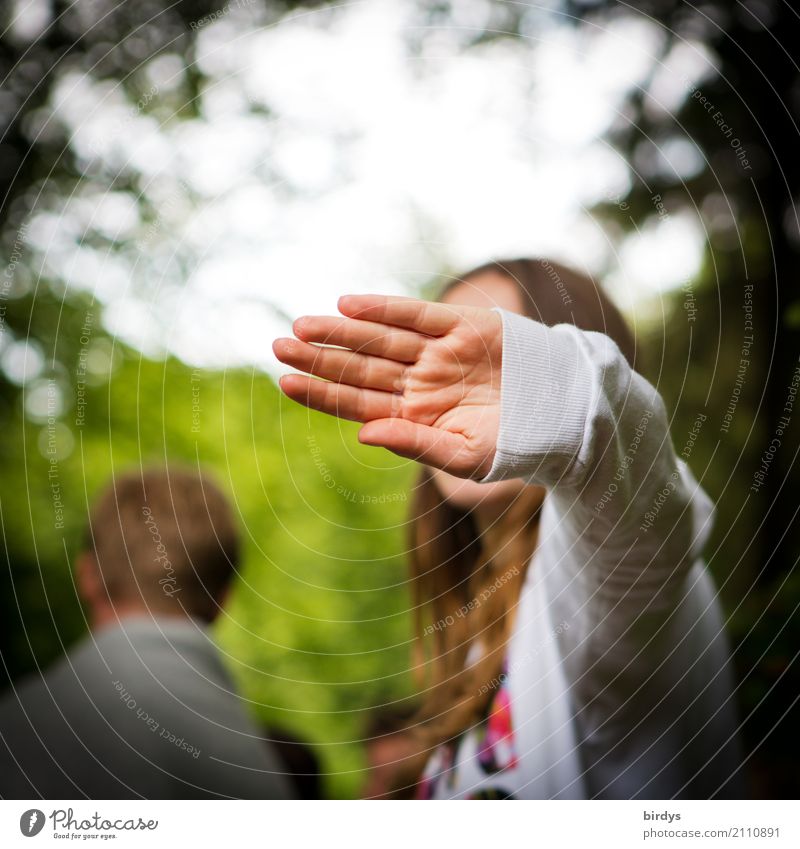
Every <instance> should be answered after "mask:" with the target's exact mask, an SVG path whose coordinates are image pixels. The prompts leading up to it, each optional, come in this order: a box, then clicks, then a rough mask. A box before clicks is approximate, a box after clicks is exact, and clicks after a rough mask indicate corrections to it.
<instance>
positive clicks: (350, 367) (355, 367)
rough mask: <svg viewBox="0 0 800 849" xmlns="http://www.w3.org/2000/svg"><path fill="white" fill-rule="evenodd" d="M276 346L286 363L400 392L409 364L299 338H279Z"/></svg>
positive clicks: (343, 380)
mask: <svg viewBox="0 0 800 849" xmlns="http://www.w3.org/2000/svg"><path fill="white" fill-rule="evenodd" d="M272 350H273V351H274V352H275V356H276V357H277V358H278V359H279V360H280V361H281V362H282V363H286V365H288V366H292V368H296V369H299V370H300V371H304V372H307V373H308V374H313V375H316V376H317V377H324V378H325V380H334V381H336V382H337V383H348V384H350V386H361V387H363V388H365V389H381V390H384V391H386V392H400V391H401V390H402V388H403V374H404V372H405V366H403V365H402V364H401V363H398V362H395V361H394V360H387V359H384V358H383V357H372V356H367V355H365V354H356V353H354V352H353V351H347V350H344V349H343V348H325V347H320V346H318V345H309V344H308V343H307V342H301V341H300V340H298V339H276V340H275V341H274V342H273V343H272Z"/></svg>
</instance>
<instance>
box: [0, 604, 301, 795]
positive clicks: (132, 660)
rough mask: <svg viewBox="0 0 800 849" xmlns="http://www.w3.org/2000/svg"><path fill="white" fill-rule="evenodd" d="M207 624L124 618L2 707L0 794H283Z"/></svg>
mask: <svg viewBox="0 0 800 849" xmlns="http://www.w3.org/2000/svg"><path fill="white" fill-rule="evenodd" d="M288 795H289V790H288V786H287V782H286V780H285V778H284V776H283V775H282V768H281V766H280V764H279V761H278V759H277V757H276V756H275V755H274V753H273V752H272V750H271V749H270V748H269V747H268V745H267V744H266V743H265V742H264V741H263V739H261V735H260V734H259V732H258V730H257V728H256V727H255V725H254V724H253V722H252V721H251V720H250V719H249V717H248V716H247V713H246V711H245V709H244V706H243V704H242V702H241V699H240V698H239V696H238V695H237V693H236V691H235V689H234V685H233V683H232V681H231V679H230V677H229V675H228V673H227V672H226V670H225V668H224V667H223V664H222V660H221V658H220V655H219V652H218V650H217V648H216V647H215V645H214V643H213V642H212V640H211V637H210V635H209V634H208V632H207V631H206V629H205V628H204V626H203V625H202V624H201V623H199V622H197V621H194V620H189V619H186V620H181V619H174V618H163V619H153V618H151V617H149V616H142V617H130V618H125V619H122V620H121V621H120V622H119V623H118V624H114V625H112V626H108V627H105V628H102V629H100V630H98V631H97V632H95V633H93V634H90V635H89V636H88V637H86V638H85V639H84V640H83V641H82V642H80V643H79V644H78V645H77V646H76V647H75V648H74V649H72V650H71V651H70V652H69V653H68V654H67V655H66V656H65V657H64V658H63V659H62V660H61V661H60V662H58V663H57V664H56V665H55V666H53V667H52V668H51V669H49V670H48V671H47V672H45V673H44V674H43V675H36V676H31V677H30V678H28V679H27V680H25V681H23V682H22V683H21V684H20V685H18V686H16V687H14V688H12V690H11V692H9V693H8V694H6V695H5V696H4V698H3V699H2V701H0V796H2V797H3V798H37V797H41V798H45V799H54V798H55V799H61V798H66V799H70V798H81V797H87V798H90V799H123V798H139V797H144V798H151V799H163V798H171V799H174V798H197V797H212V798H213V797H221V798H227V797H231V798H245V799H265V798H285V797H287V796H288Z"/></svg>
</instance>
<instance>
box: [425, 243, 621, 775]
mask: <svg viewBox="0 0 800 849" xmlns="http://www.w3.org/2000/svg"><path fill="white" fill-rule="evenodd" d="M439 300H441V301H442V302H444V303H452V304H461V305H470V306H481V307H495V306H497V307H501V308H503V309H506V310H509V311H511V312H517V313H521V314H523V315H527V316H528V317H530V318H533V319H535V320H536V321H540V322H542V323H543V324H546V325H550V326H552V325H555V324H573V325H575V326H576V327H578V328H580V329H582V330H593V331H597V332H600V333H605V334H606V335H608V336H610V337H611V338H612V339H613V340H614V341H615V342H616V343H617V345H618V346H619V348H620V349H621V351H622V353H623V354H624V356H625V357H626V359H627V360H628V362H629V363H631V364H632V365H633V362H634V355H635V345H634V341H633V337H632V335H631V333H630V331H629V330H628V328H627V327H626V325H625V321H624V319H623V318H622V316H621V314H620V313H619V311H618V310H617V308H616V307H615V306H614V305H613V304H612V303H611V301H610V300H609V298H608V297H607V296H606V295H605V294H604V293H603V291H602V290H601V289H600V288H599V287H598V286H597V285H596V284H595V282H594V281H593V280H592V279H591V278H590V277H588V276H586V275H583V274H580V273H578V272H576V271H572V270H571V269H568V268H566V267H564V266H562V265H560V264H558V263H556V262H551V261H548V260H544V259H515V260H508V261H497V262H490V263H487V264H486V265H482V266H479V267H478V268H475V269H473V270H472V271H469V272H467V273H466V274H463V275H461V276H459V277H457V278H455V279H453V280H452V281H451V282H449V283H448V284H447V285H446V286H445V287H444V289H443V291H442V292H441V293H440V296H439ZM543 498H544V490H543V489H541V488H539V487H534V486H526V485H525V484H524V483H523V482H522V481H520V480H510V481H502V482H497V483H490V484H480V483H477V482H475V481H468V480H462V479H461V478H456V477H453V476H452V475H448V474H447V473H445V472H442V471H439V470H434V469H428V468H424V469H423V471H422V473H421V475H420V479H419V482H418V485H417V487H416V489H415V496H414V500H413V504H412V514H411V522H410V536H411V539H410V550H411V578H412V587H413V594H414V601H415V611H416V614H417V633H418V638H419V639H418V644H419V647H420V649H421V651H420V653H419V657H418V663H417V669H418V670H420V671H421V672H423V673H425V672H427V673H428V674H427V675H424V674H423V676H422V677H423V679H427V680H426V681H425V687H426V689H425V691H424V693H423V703H422V709H421V712H420V716H419V717H418V723H417V726H416V733H417V736H418V738H419V749H420V752H421V758H420V760H419V761H418V763H417V764H416V765H417V766H419V764H421V763H422V762H424V757H425V753H426V752H430V750H431V749H432V748H434V747H435V746H437V745H439V744H441V743H443V742H447V741H451V740H454V739H455V738H456V737H458V735H459V734H461V733H462V732H463V731H465V730H466V729H467V728H469V727H470V726H471V725H473V724H475V723H476V722H479V721H480V720H481V719H482V715H483V713H484V712H485V711H486V709H487V707H488V705H489V701H490V699H491V697H492V695H493V693H494V692H495V691H496V688H495V687H494V686H493V684H492V682H495V681H496V680H497V679H498V677H499V676H500V674H501V672H502V665H503V661H504V658H505V649H506V644H507V641H508V637H509V635H510V628H511V623H512V618H513V613H514V609H515V607H516V604H517V601H518V599H519V593H520V587H521V585H522V582H523V580H524V577H525V573H526V570H527V566H528V563H529V561H530V559H531V557H532V555H533V552H534V549H535V547H536V538H537V529H538V511H539V508H540V507H541V503H542V500H543Z"/></svg>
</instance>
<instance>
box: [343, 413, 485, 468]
mask: <svg viewBox="0 0 800 849" xmlns="http://www.w3.org/2000/svg"><path fill="white" fill-rule="evenodd" d="M358 440H359V442H361V443H363V444H364V445H376V446H380V447H381V448H388V449H389V451H393V452H394V453H395V454H399V455H400V456H401V457H407V458H408V459H409V460H418V461H419V462H420V463H426V464H427V465H429V466H435V467H436V468H437V469H444V470H445V471H447V472H450V474H452V475H458V476H459V477H462V478H467V477H471V476H472V475H474V474H475V473H476V472H477V470H478V463H477V462H476V460H475V458H474V456H473V455H472V454H471V452H470V451H469V450H468V447H467V440H466V438H465V437H463V436H461V435H459V434H456V433H450V432H449V431H446V430H440V429H439V428H435V427H428V426H427V425H421V424H416V423H415V422H412V421H409V420H408V419H397V418H391V419H379V420H377V421H370V422H368V423H367V424H365V425H364V427H362V428H361V430H360V431H359V432H358Z"/></svg>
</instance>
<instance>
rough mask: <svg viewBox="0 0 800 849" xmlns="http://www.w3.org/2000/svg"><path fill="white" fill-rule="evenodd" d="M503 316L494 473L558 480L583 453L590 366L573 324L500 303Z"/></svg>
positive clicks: (502, 476)
mask: <svg viewBox="0 0 800 849" xmlns="http://www.w3.org/2000/svg"><path fill="white" fill-rule="evenodd" d="M495 311H496V312H499V313H500V315H501V317H502V319H503V365H502V377H501V389H500V392H501V408H500V433H499V435H498V440H497V451H496V453H495V457H494V462H493V464H492V468H491V469H490V471H489V474H488V475H486V477H484V478H483V479H482V480H481V483H489V482H491V481H497V480H504V479H506V478H515V477H521V478H526V479H529V478H533V479H534V481H535V482H537V483H541V484H542V485H547V484H548V483H552V482H555V481H557V480H558V479H559V478H560V477H561V476H562V475H563V474H564V473H565V471H566V470H567V469H568V468H569V465H570V464H571V463H572V462H573V461H574V459H575V457H576V456H577V455H578V452H579V451H580V448H581V445H582V444H583V440H584V432H585V429H586V423H587V420H588V416H589V410H590V407H591V403H592V374H591V369H590V364H589V363H588V362H587V360H586V356H585V354H584V351H583V349H582V347H581V345H580V343H579V341H578V339H579V334H580V331H579V330H576V329H575V328H574V327H573V326H572V325H567V324H561V325H557V326H555V327H546V326H545V325H544V324H541V323H540V322H538V321H534V320H533V319H530V318H526V317H525V316H521V315H518V314H517V313H513V312H508V311H507V310H504V309H500V308H499V307H495Z"/></svg>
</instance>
